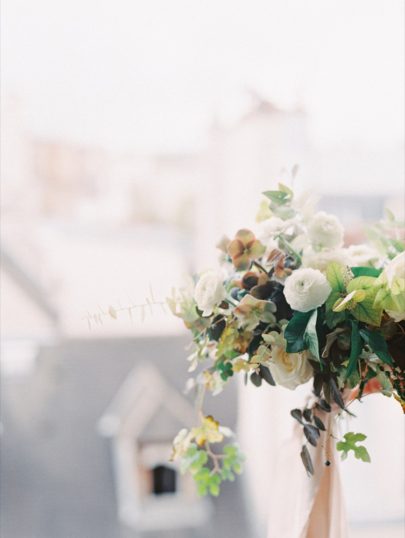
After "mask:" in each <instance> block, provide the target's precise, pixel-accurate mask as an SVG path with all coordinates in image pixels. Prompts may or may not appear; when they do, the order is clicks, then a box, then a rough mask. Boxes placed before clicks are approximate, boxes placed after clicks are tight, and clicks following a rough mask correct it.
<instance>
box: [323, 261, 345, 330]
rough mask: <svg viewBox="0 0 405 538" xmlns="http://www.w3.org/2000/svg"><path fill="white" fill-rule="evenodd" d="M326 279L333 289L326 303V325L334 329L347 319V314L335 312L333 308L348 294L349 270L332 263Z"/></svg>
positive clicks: (327, 270) (328, 268)
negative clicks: (347, 280)
mask: <svg viewBox="0 0 405 538" xmlns="http://www.w3.org/2000/svg"><path fill="white" fill-rule="evenodd" d="M326 278H327V280H328V282H329V284H330V287H331V288H332V291H331V293H330V295H329V297H328V299H327V301H326V323H327V324H328V326H329V327H330V328H334V327H336V326H337V325H338V324H339V323H340V322H342V321H344V319H345V313H344V312H339V313H338V312H333V307H334V305H335V304H336V301H338V300H339V299H341V298H342V297H344V294H345V292H346V284H345V281H346V279H347V269H346V267H345V266H344V265H341V264H340V263H337V262H332V263H330V264H329V265H328V267H327V269H326Z"/></svg>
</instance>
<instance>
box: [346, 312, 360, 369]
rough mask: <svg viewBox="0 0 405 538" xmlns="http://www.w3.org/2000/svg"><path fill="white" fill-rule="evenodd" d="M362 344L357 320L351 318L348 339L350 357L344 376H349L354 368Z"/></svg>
mask: <svg viewBox="0 0 405 538" xmlns="http://www.w3.org/2000/svg"><path fill="white" fill-rule="evenodd" d="M362 347H363V344H362V340H361V337H360V332H359V322H358V321H357V320H352V334H351V339H350V357H349V364H348V367H347V371H346V377H350V376H351V375H352V374H353V373H354V372H355V370H356V367H357V364H358V360H359V356H360V353H361V350H362Z"/></svg>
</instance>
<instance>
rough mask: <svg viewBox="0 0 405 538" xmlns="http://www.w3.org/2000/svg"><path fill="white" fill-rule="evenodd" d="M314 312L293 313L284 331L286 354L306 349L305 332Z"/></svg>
mask: <svg viewBox="0 0 405 538" xmlns="http://www.w3.org/2000/svg"><path fill="white" fill-rule="evenodd" d="M314 312H315V311H314V310H310V311H309V312H294V315H293V317H292V318H291V319H290V321H289V322H288V324H287V327H286V328H285V331H284V338H285V339H286V341H287V346H286V351H287V353H298V352H299V351H303V350H304V349H307V347H308V344H307V342H306V341H305V332H306V330H307V325H308V322H309V320H310V318H311V316H312V314H313V313H314Z"/></svg>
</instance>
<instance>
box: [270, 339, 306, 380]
mask: <svg viewBox="0 0 405 538" xmlns="http://www.w3.org/2000/svg"><path fill="white" fill-rule="evenodd" d="M270 371H271V374H272V376H273V377H274V381H275V382H276V383H277V384H278V385H281V386H282V387H286V388H287V389H290V390H294V389H295V388H296V387H298V385H302V384H303V383H306V382H307V381H309V380H310V379H311V377H312V375H313V371H312V367H311V365H310V364H309V362H308V360H307V353H306V352H303V353H287V352H286V351H285V350H284V349H283V348H282V347H280V346H273V347H272V358H271V360H270Z"/></svg>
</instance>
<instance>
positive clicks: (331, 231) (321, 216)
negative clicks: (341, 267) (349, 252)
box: [308, 211, 344, 249]
mask: <svg viewBox="0 0 405 538" xmlns="http://www.w3.org/2000/svg"><path fill="white" fill-rule="evenodd" d="M343 233H344V231H343V226H342V225H341V223H340V222H339V220H338V219H337V218H336V217H335V216H334V215H329V214H328V213H325V212H324V211H319V212H318V213H316V214H315V215H314V216H313V218H312V219H311V220H310V222H309V224H308V235H309V239H310V241H311V244H312V246H313V247H314V248H315V249H320V248H335V247H341V246H342V245H343Z"/></svg>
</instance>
